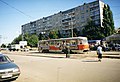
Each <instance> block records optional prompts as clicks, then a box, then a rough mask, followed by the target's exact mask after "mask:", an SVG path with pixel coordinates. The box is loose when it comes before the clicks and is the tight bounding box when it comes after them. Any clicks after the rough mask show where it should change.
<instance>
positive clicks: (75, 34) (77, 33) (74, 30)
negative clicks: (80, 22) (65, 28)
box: [73, 28, 79, 37]
mask: <svg viewBox="0 0 120 82" xmlns="http://www.w3.org/2000/svg"><path fill="white" fill-rule="evenodd" d="M78 35H79V32H78V30H77V29H76V28H74V29H73V36H74V37H77V36H78Z"/></svg>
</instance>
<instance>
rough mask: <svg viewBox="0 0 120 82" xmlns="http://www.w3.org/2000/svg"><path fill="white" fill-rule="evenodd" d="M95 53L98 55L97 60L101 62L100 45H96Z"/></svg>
mask: <svg viewBox="0 0 120 82" xmlns="http://www.w3.org/2000/svg"><path fill="white" fill-rule="evenodd" d="M97 55H98V61H100V62H101V59H102V47H101V46H100V45H99V46H98V47H97Z"/></svg>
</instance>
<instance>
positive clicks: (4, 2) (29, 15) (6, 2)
mask: <svg viewBox="0 0 120 82" xmlns="http://www.w3.org/2000/svg"><path fill="white" fill-rule="evenodd" d="M0 1H1V2H2V3H4V4H6V5H8V6H9V7H11V8H13V9H15V10H16V11H18V12H19V13H22V14H23V15H25V16H27V17H29V18H33V17H32V16H30V15H28V14H26V13H24V12H23V11H21V10H19V9H17V8H15V7H13V6H12V5H10V4H8V3H7V2H5V1H3V0H0Z"/></svg>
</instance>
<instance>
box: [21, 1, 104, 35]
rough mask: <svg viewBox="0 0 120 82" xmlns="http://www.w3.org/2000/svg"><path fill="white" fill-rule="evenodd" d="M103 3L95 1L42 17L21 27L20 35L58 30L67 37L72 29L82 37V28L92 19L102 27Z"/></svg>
mask: <svg viewBox="0 0 120 82" xmlns="http://www.w3.org/2000/svg"><path fill="white" fill-rule="evenodd" d="M103 7H104V3H103V2H102V1H100V0H96V1H94V2H90V3H84V4H83V5H80V6H77V7H75V8H72V9H69V10H66V11H60V12H58V13H56V14H54V15H51V16H48V17H43V18H41V19H38V20H36V21H33V22H30V23H27V24H24V25H22V34H25V33H26V32H27V33H29V34H33V33H36V34H40V33H49V32H50V30H59V31H60V33H61V34H62V35H63V36H64V37H69V36H70V35H71V32H72V31H73V29H74V28H76V29H77V30H78V31H79V34H80V35H82V32H81V30H82V28H83V27H84V26H85V25H86V24H87V22H88V21H89V20H90V19H92V20H93V21H94V23H95V24H96V25H99V26H102V22H103Z"/></svg>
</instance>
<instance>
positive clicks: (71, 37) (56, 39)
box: [40, 37, 87, 41]
mask: <svg viewBox="0 0 120 82" xmlns="http://www.w3.org/2000/svg"><path fill="white" fill-rule="evenodd" d="M72 39H80V40H82V39H87V37H70V38H60V39H49V40H40V41H52V40H72Z"/></svg>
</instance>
